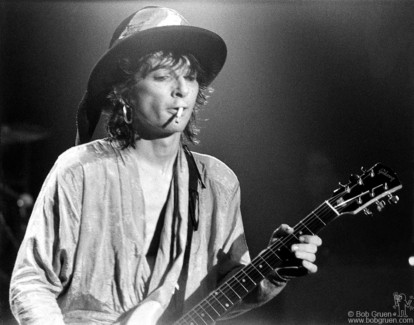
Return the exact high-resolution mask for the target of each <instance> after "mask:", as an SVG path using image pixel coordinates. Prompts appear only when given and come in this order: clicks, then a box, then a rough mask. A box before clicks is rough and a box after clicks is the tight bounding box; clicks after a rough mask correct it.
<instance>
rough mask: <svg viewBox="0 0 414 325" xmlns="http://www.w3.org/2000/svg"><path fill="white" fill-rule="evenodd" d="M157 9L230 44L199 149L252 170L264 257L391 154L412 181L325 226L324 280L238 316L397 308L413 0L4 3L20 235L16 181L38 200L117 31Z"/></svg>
mask: <svg viewBox="0 0 414 325" xmlns="http://www.w3.org/2000/svg"><path fill="white" fill-rule="evenodd" d="M152 4H159V5H164V6H168V7H171V8H174V9H176V10H178V11H179V12H180V13H182V14H183V15H184V16H185V17H186V18H187V19H188V20H190V22H192V23H193V24H194V25H197V26H200V27H204V28H207V29H211V30H213V31H216V32H217V33H218V34H220V35H221V36H222V37H223V38H224V39H225V41H226V43H227V45H228V51H229V53H228V60H227V63H226V65H225V67H224V69H223V71H222V73H221V74H220V75H219V77H218V78H217V80H216V81H215V82H214V84H213V87H214V88H215V92H214V93H213V94H212V96H211V98H210V100H209V105H208V106H207V107H206V108H205V109H204V111H203V113H202V118H203V119H205V120H206V121H204V122H202V125H201V126H202V132H201V135H200V139H201V145H199V146H198V147H196V148H192V149H194V150H196V151H200V152H203V153H208V154H211V155H213V156H216V157H217V158H219V159H221V160H223V161H224V162H225V163H226V164H228V165H229V166H230V167H231V168H232V169H233V170H234V171H235V173H236V174H237V175H238V177H239V179H240V182H241V186H242V212H243V215H244V224H245V230H246V235H247V240H248V243H249V246H250V248H251V254H252V255H256V254H257V253H258V252H259V251H260V250H261V249H263V248H264V247H265V246H266V245H267V242H268V238H269V236H270V235H271V232H272V230H273V229H274V228H275V227H276V226H278V225H279V224H280V223H282V222H283V223H289V224H291V225H294V224H295V223H296V222H297V221H299V220H300V219H302V218H303V217H304V216H306V215H307V214H308V213H309V212H310V211H311V210H312V209H314V208H315V207H316V206H318V205H319V204H320V203H322V202H323V201H324V200H325V199H327V198H329V197H330V195H331V193H332V191H333V190H334V189H335V188H336V187H337V185H338V181H341V182H343V183H346V182H347V180H348V176H349V174H350V173H357V172H359V170H360V167H361V166H365V167H370V166H371V165H373V164H374V163H375V162H377V161H381V162H383V163H384V164H387V165H389V166H390V167H392V168H393V169H394V170H395V171H396V172H397V173H398V175H399V177H400V179H401V182H402V183H403V185H404V188H403V190H402V191H400V192H399V196H400V199H401V200H400V203H399V204H398V205H396V206H392V207H387V208H386V209H385V210H384V211H383V212H382V213H380V214H378V213H377V214H375V215H374V216H373V217H367V216H365V215H363V214H360V215H357V216H344V217H342V218H340V219H339V220H337V221H335V222H334V223H333V224H332V225H331V226H329V227H328V228H327V229H326V230H324V231H323V232H322V233H321V237H322V238H323V240H324V245H323V247H322V248H321V250H320V252H319V255H318V266H319V272H318V273H317V274H316V275H313V276H309V277H305V278H301V279H297V280H295V281H292V282H291V283H290V284H289V287H288V288H287V289H286V290H285V291H284V292H283V293H282V294H281V295H279V296H278V297H277V298H276V299H275V300H274V301H272V302H271V303H269V304H268V305H266V306H264V307H262V308H260V309H257V310H254V311H252V312H250V313H248V314H246V315H244V316H242V317H241V318H238V319H237V320H235V321H232V322H229V324H251V323H252V324H253V323H254V324H276V323H277V324H346V323H348V316H347V315H348V312H349V311H354V312H355V311H368V312H369V313H371V312H373V311H377V312H393V311H395V309H393V305H394V300H393V293H394V292H399V293H405V294H406V295H407V296H409V295H413V294H414V290H413V279H414V278H413V269H412V268H410V267H409V265H408V257H409V256H410V254H411V253H414V251H413V248H414V245H413V242H414V240H413V224H412V221H411V219H412V218H411V217H412V213H413V207H414V205H413V197H414V195H413V179H414V175H413V174H414V173H413V167H414V160H413V149H414V148H413V136H414V131H413V126H414V116H413V115H414V114H413V113H414V59H413V57H414V2H412V1H258V0H255V1H153V2H148V1H129V2H121V1H120V2H115V1H113V2H106V1H85V2H80V1H72V2H63V1H62V2H59V1H42V2H23V1H17V2H2V3H1V4H0V12H1V13H0V18H1V26H0V27H1V34H0V36H1V38H0V48H1V61H0V62H1V66H0V68H1V71H0V74H1V88H0V89H1V90H0V91H1V93H0V95H1V96H0V107H1V115H0V117H1V125H2V127H3V128H4V127H5V126H8V127H11V129H12V130H14V131H16V132H17V131H19V132H20V133H19V135H20V140H19V141H15V140H13V141H11V140H10V138H7V137H6V136H5V135H4V134H3V136H2V144H1V147H0V149H1V171H2V173H1V174H2V175H1V176H2V179H3V180H2V187H3V191H2V193H1V194H2V201H1V202H2V203H1V205H0V207H1V208H2V215H3V219H4V220H5V221H6V222H7V225H8V226H9V228H10V229H11V231H12V232H13V233H14V237H15V238H14V239H15V241H16V242H17V243H18V242H20V240H21V236H22V234H23V232H24V225H25V224H26V223H27V218H28V217H27V216H25V215H24V213H22V212H24V211H20V213H19V211H18V209H17V206H16V200H15V198H13V197H12V196H11V195H10V191H9V194H7V195H6V194H5V192H6V190H4V188H5V187H6V186H7V189H9V190H10V189H11V190H13V191H14V192H16V193H18V194H21V193H28V194H30V195H31V196H33V197H34V198H35V197H36V195H37V194H38V192H39V190H40V186H41V184H42V182H43V180H44V178H45V177H46V175H47V173H48V171H49V170H50V168H51V166H52V164H53V163H54V161H55V160H56V158H57V156H58V155H59V154H60V153H62V152H63V151H64V150H66V149H68V148H69V147H71V146H72V145H73V144H74V139H75V112H76V107H77V105H78V102H79V101H80V99H81V97H82V94H83V92H84V90H85V87H86V83H87V80H88V76H89V73H90V71H91V69H92V67H93V65H94V64H95V62H96V61H97V60H98V58H99V57H100V56H101V55H102V54H103V53H104V51H105V50H106V48H107V45H108V43H109V40H110V37H111V36H112V32H113V31H114V29H115V28H116V26H117V25H118V23H119V22H120V21H121V20H122V19H124V18H125V17H126V16H128V15H129V14H130V13H132V12H133V11H135V10H137V9H139V8H141V7H143V6H145V5H152ZM22 130H23V131H24V132H25V133H24V132H23V131H22ZM29 131H30V132H29ZM22 132H23V133H22ZM98 133H99V132H98ZM24 134H29V135H30V136H29V137H28V138H22V137H23V135H24ZM33 135H36V136H37V138H40V139H38V140H36V141H34V137H33ZM97 136H98V135H97ZM24 139H26V140H25V141H23V140H24ZM29 140H30V141H29ZM27 212H28V213H29V212H30V209H28V211H27ZM0 233H1V234H0V236H1V237H0V238H1V239H0V241H1V245H0V247H1V248H0V253H1V270H2V271H1V274H0V275H1V278H0V279H1V283H2V287H1V288H0V292H1V294H2V300H1V305H0V306H1V315H2V316H1V317H0V324H2V322H3V323H4V324H9V323H10V324H14V322H13V321H11V318H10V314H9V311H8V302H7V290H8V281H9V279H8V276H9V274H10V272H11V267H12V264H13V260H14V258H15V254H16V249H15V245H13V242H12V239H10V236H7V228H6V227H5V225H4V224H2V225H1V229H0ZM408 316H409V317H414V311H408Z"/></svg>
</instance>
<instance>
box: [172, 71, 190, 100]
mask: <svg viewBox="0 0 414 325" xmlns="http://www.w3.org/2000/svg"><path fill="white" fill-rule="evenodd" d="M188 92H189V88H188V84H187V80H186V79H185V77H184V76H179V77H177V78H176V82H175V85H174V89H173V97H186V96H187V95H188Z"/></svg>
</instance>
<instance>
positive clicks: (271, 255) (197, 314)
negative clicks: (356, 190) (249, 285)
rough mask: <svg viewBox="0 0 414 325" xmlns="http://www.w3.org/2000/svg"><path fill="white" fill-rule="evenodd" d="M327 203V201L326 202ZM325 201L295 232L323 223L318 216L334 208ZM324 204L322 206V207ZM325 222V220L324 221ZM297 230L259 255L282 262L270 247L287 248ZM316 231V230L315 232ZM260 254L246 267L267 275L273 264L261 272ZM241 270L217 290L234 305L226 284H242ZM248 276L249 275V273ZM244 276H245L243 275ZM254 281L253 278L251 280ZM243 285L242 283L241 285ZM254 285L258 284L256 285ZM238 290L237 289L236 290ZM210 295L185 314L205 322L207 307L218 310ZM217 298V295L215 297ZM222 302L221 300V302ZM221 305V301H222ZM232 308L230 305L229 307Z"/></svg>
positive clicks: (271, 261) (296, 226) (273, 261)
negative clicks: (258, 261)
mask: <svg viewBox="0 0 414 325" xmlns="http://www.w3.org/2000/svg"><path fill="white" fill-rule="evenodd" d="M339 196H340V195H339V194H338V195H337V197H339ZM333 199H334V198H331V199H330V200H332V201H334V200H333ZM330 200H328V201H330ZM324 203H325V202H324ZM324 203H322V204H321V205H320V206H319V207H318V208H316V209H315V210H313V211H312V212H311V213H310V214H309V215H307V216H306V217H305V218H304V219H303V220H301V221H300V222H299V223H298V224H297V225H295V227H294V229H295V232H296V231H297V230H299V229H300V228H303V230H306V229H307V230H310V229H309V228H311V229H312V228H313V226H312V223H314V224H319V225H320V224H321V220H319V221H317V218H319V217H318V215H319V216H321V217H322V214H323V213H326V211H330V212H332V209H331V208H330V207H329V206H326V205H325V204H324ZM330 203H332V202H330ZM321 206H322V208H320V207H321ZM318 209H320V210H321V211H320V212H318V213H316V211H317V210H318ZM324 210H325V211H324ZM322 223H323V222H322ZM323 224H324V225H325V223H323ZM295 232H294V233H293V234H291V235H288V236H286V237H283V238H281V239H279V240H278V241H277V242H275V243H274V244H272V245H269V247H267V251H265V254H261V255H259V256H261V257H262V258H264V259H266V260H267V261H268V262H269V263H270V264H271V265H273V263H275V262H277V263H278V262H280V261H282V260H283V259H282V258H280V257H279V256H278V255H277V254H276V255H275V253H274V252H270V251H269V249H272V248H273V249H274V248H275V247H272V246H277V245H275V244H278V245H281V246H284V247H285V248H287V247H286V245H287V244H288V242H289V241H292V240H293V237H295ZM311 233H313V232H312V231H311ZM315 233H316V232H315ZM287 237H289V238H287ZM267 252H268V254H267V255H268V256H266V253H267ZM259 256H257V257H256V258H255V259H253V260H252V261H251V263H250V264H249V265H246V267H249V266H253V268H254V269H256V272H257V273H258V274H261V275H262V276H263V275H267V273H269V272H270V271H271V270H273V267H271V265H269V266H270V270H269V271H267V272H264V273H266V274H263V273H261V272H260V271H259V270H257V268H256V267H257V266H254V263H255V262H257V259H258V258H259ZM246 267H243V269H245V268H246ZM241 273H242V272H241V270H240V271H238V272H237V273H236V274H235V275H233V276H232V277H231V278H230V279H229V280H228V281H226V282H225V283H224V284H222V285H221V286H219V287H218V288H217V289H216V290H215V291H220V292H221V293H222V295H224V297H225V298H226V300H228V301H229V302H231V304H232V305H233V304H234V303H233V301H232V300H231V299H230V298H229V296H233V295H234V294H231V291H230V290H231V289H228V288H226V287H225V284H227V285H228V286H230V287H232V286H233V287H234V286H235V285H236V284H238V285H241V284H240V280H238V279H237V276H238V275H239V276H240V275H241ZM247 276H248V275H247ZM242 277H243V276H242ZM251 281H252V280H251ZM253 283H255V282H254V281H253ZM241 286H242V285H241ZM254 286H256V285H254ZM244 290H246V289H244ZM235 292H236V291H235ZM248 293H249V291H246V292H245V295H247V294H248ZM210 296H211V295H209V296H208V297H206V298H205V299H204V300H203V301H202V302H200V303H199V304H198V305H197V306H195V307H194V308H193V309H192V310H190V312H189V313H187V314H186V315H185V316H187V317H190V318H192V319H193V320H194V321H195V318H194V317H196V318H197V317H198V318H200V319H201V320H202V321H203V322H205V320H204V319H203V318H202V316H201V315H203V314H204V312H205V313H207V315H209V313H208V312H207V311H206V309H211V308H212V309H213V310H214V312H216V313H217V310H216V308H217V306H218V305H217V304H216V308H214V302H211V301H210V303H209V302H208V300H209V298H210ZM215 299H217V297H216V298H215ZM238 300H240V299H239V298H238V299H237V301H238ZM218 302H219V301H218ZM203 303H204V307H203ZM219 303H220V302H219ZM206 304H209V305H211V308H209V307H208V306H206ZM220 305H221V303H220ZM221 307H222V309H224V312H223V313H225V312H226V311H227V310H228V308H227V309H226V308H225V307H224V306H223V305H221ZM197 308H198V309H201V311H200V310H199V311H197ZM229 308H230V307H229ZM202 310H204V312H203V311H202ZM191 314H193V315H191ZM209 317H210V318H211V316H210V315H209Z"/></svg>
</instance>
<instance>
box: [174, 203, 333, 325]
mask: <svg viewBox="0 0 414 325" xmlns="http://www.w3.org/2000/svg"><path fill="white" fill-rule="evenodd" d="M339 215H340V214H339V212H338V211H337V210H336V209H335V208H334V206H333V202H329V201H325V202H324V203H322V204H321V205H320V206H319V207H318V208H317V209H315V210H314V211H312V212H311V213H310V214H309V215H308V216H307V217H306V218H304V219H303V220H301V221H300V222H299V223H298V224H296V225H295V226H294V227H293V229H294V231H293V233H292V234H290V235H288V236H286V237H283V238H282V239H280V240H278V241H276V242H274V243H273V244H271V245H270V246H268V247H267V248H266V249H265V250H264V251H263V252H261V253H260V254H259V255H258V256H257V257H256V258H254V259H253V260H252V262H251V263H250V264H248V265H246V266H245V267H243V268H242V269H241V270H239V271H238V272H237V273H236V274H234V275H233V276H232V277H231V278H230V279H228V280H227V281H226V282H224V283H223V284H221V285H220V286H219V287H218V288H217V289H216V290H214V291H213V292H211V293H210V294H209V295H208V296H207V297H206V298H205V299H204V300H202V301H201V302H200V303H199V304H197V305H196V306H194V307H193V308H192V309H191V310H190V311H188V312H187V313H186V314H185V315H184V316H182V317H181V318H180V319H179V320H178V321H176V322H175V323H174V325H189V324H191V325H207V324H214V322H215V321H216V320H217V319H219V318H220V317H221V316H223V315H224V314H225V313H226V312H227V311H229V310H230V309H231V308H232V307H233V306H234V305H236V304H237V303H238V302H240V301H241V300H242V299H243V298H244V297H246V296H247V295H248V294H249V293H250V292H252V291H253V290H254V288H255V287H256V286H257V285H258V284H259V283H260V281H262V280H263V279H264V278H265V277H266V276H268V275H269V274H270V273H271V272H272V271H273V270H274V269H275V268H277V267H278V266H279V265H280V263H281V262H282V261H285V260H286V259H288V258H290V257H291V256H292V252H291V249H290V248H291V246H292V244H294V243H297V242H299V237H300V236H301V235H305V234H308V235H314V234H316V233H318V232H319V231H320V230H321V229H323V228H324V227H325V226H326V225H327V224H328V223H330V222H331V221H333V220H334V219H335V218H336V217H338V216H339Z"/></svg>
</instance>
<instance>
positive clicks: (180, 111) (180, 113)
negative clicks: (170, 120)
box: [175, 107, 184, 123]
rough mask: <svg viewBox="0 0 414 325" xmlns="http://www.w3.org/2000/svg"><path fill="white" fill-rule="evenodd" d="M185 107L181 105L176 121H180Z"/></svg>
mask: <svg viewBox="0 0 414 325" xmlns="http://www.w3.org/2000/svg"><path fill="white" fill-rule="evenodd" d="M183 111H184V108H182V107H179V108H178V112H177V114H175V123H180V119H181V115H183Z"/></svg>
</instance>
